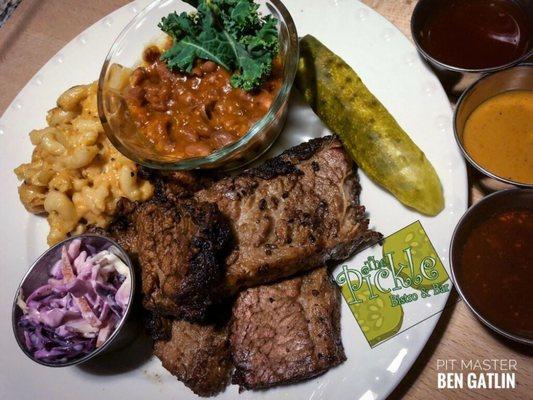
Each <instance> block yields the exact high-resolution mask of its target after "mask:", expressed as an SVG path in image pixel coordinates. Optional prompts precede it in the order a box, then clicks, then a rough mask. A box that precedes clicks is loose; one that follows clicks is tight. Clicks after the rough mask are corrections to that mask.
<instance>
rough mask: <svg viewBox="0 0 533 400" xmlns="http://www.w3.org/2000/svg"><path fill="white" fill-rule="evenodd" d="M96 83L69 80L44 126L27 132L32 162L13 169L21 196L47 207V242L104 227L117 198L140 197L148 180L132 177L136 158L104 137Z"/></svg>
mask: <svg viewBox="0 0 533 400" xmlns="http://www.w3.org/2000/svg"><path fill="white" fill-rule="evenodd" d="M96 92H97V85H96V83H92V84H89V85H79V86H74V87H72V88H70V89H68V90H67V91H65V92H64V93H63V94H62V95H61V96H59V98H58V100H57V105H58V107H56V108H54V109H52V110H50V111H49V112H48V115H47V118H46V120H47V122H48V126H47V127H46V128H43V129H37V130H34V131H32V132H30V139H31V142H32V144H33V145H34V146H35V149H34V151H33V154H32V157H31V162H30V163H27V164H22V165H20V166H19V167H18V168H16V169H15V173H16V175H17V177H18V179H19V180H21V181H23V183H22V184H21V185H20V187H19V196H20V200H21V201H22V203H23V204H24V206H25V207H26V209H27V210H28V211H30V212H32V213H35V214H41V213H46V214H47V219H48V223H49V224H50V233H49V235H48V244H50V245H52V244H54V243H57V242H58V241H60V240H62V239H64V238H65V237H66V236H67V235H69V234H70V233H75V234H79V233H83V232H84V231H85V230H86V227H87V226H88V225H95V226H98V227H102V228H105V227H106V226H107V224H108V223H109V222H110V220H111V218H112V216H113V214H114V212H115V209H116V204H117V202H118V200H119V199H120V198H121V197H126V198H127V199H129V200H131V201H144V200H147V199H149V198H150V197H151V196H152V194H153V187H152V185H151V184H150V182H148V181H146V180H143V179H140V178H138V177H137V166H136V164H135V163H134V162H133V161H131V160H129V159H128V158H126V157H124V156H123V155H122V154H120V153H119V152H118V151H117V150H116V149H115V148H114V147H113V145H112V144H111V143H110V142H109V140H108V139H107V137H106V135H105V133H104V131H103V127H102V125H101V124H100V120H99V118H98V112H97V105H96Z"/></svg>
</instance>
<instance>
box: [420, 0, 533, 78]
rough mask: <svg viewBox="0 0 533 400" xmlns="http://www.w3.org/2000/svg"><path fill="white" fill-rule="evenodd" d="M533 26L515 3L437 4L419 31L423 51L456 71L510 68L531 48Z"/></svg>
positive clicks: (458, 0) (466, 0)
mask: <svg viewBox="0 0 533 400" xmlns="http://www.w3.org/2000/svg"><path fill="white" fill-rule="evenodd" d="M532 33H533V30H532V23H531V22H530V21H529V20H528V16H527V14H526V12H525V10H524V9H523V8H522V6H520V4H518V3H517V2H515V1H513V0H445V1H437V2H435V5H434V6H433V9H432V10H431V12H430V15H429V16H428V18H427V19H426V21H425V23H424V25H423V26H422V28H421V30H420V31H419V33H418V34H419V35H420V40H421V45H422V47H423V49H424V50H425V51H426V52H427V53H428V54H429V55H431V56H432V57H433V58H435V59H436V60H438V61H440V62H442V63H444V64H447V65H451V66H454V67H460V68H467V69H481V68H489V67H497V66H501V65H505V64H508V63H510V62H512V61H514V60H516V59H518V58H520V57H521V56H522V55H524V54H525V53H526V52H527V51H528V50H529V49H530V46H531V41H532Z"/></svg>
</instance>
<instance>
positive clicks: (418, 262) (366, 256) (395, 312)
mask: <svg viewBox="0 0 533 400" xmlns="http://www.w3.org/2000/svg"><path fill="white" fill-rule="evenodd" d="M350 264H351V266H348V265H341V266H339V267H337V268H336V269H335V271H334V273H333V276H334V279H335V282H336V283H337V284H338V285H339V287H340V288H341V291H342V295H343V297H344V299H345V300H346V303H347V304H348V306H349V308H350V310H351V312H352V314H353V316H354V317H355V319H356V321H357V323H358V324H359V327H360V328H361V331H362V332H363V335H364V336H365V338H366V340H367V341H368V343H369V345H370V347H375V346H377V345H378V344H380V343H383V342H384V341H386V340H387V339H390V338H391V337H393V336H395V335H397V334H398V333H400V332H403V331H405V330H406V329H409V328H410V327H412V326H414V325H416V324H417V323H419V322H421V321H423V320H425V319H427V318H428V317H430V316H432V315H434V314H435V313H437V312H439V311H441V310H442V309H443V308H444V305H445V303H446V296H440V295H442V294H443V293H448V292H449V291H450V289H451V281H450V277H449V275H448V272H447V271H446V268H445V267H444V265H443V263H442V261H441V260H440V258H439V256H438V254H437V252H436V251H435V248H434V247H433V245H432V244H431V241H430V240H429V237H428V235H427V234H426V231H425V230H424V228H423V227H422V224H421V223H420V221H416V222H414V223H412V224H410V225H408V226H406V227H405V228H403V229H401V230H399V231H397V232H395V233H393V234H392V235H390V236H388V237H386V238H385V239H384V240H383V241H382V243H381V245H379V244H378V245H375V246H372V247H368V248H366V249H364V250H363V251H361V252H360V253H358V254H357V255H356V256H355V258H354V259H353V260H352V261H351V262H350Z"/></svg>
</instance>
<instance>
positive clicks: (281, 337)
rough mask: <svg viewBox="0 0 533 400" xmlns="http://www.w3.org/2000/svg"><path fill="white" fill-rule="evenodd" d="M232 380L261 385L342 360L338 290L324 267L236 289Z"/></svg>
mask: <svg viewBox="0 0 533 400" xmlns="http://www.w3.org/2000/svg"><path fill="white" fill-rule="evenodd" d="M230 345H231V354H232V358H233V362H234V364H235V367H236V371H235V374H234V376H233V379H232V382H233V383H236V384H238V385H240V387H241V389H262V388H268V387H271V386H274V385H281V384H287V383H293V382H297V381H301V380H303V379H308V378H311V377H314V376H316V375H319V374H321V373H323V372H325V371H327V370H328V369H329V368H331V367H334V366H336V365H338V364H340V363H342V362H343V361H345V360H346V356H345V354H344V348H343V346H342V341H341V334H340V293H339V291H338V290H337V288H336V287H335V286H334V285H333V283H332V282H331V281H330V279H329V276H328V273H327V270H326V268H319V269H315V270H313V271H311V272H308V273H306V274H304V275H302V276H297V277H295V278H292V279H289V280H285V281H282V282H280V283H276V284H273V285H265V286H259V287H256V288H252V289H248V290H246V291H244V292H242V293H241V294H240V295H239V297H238V299H237V301H236V303H235V305H234V307H233V316H232V321H231V324H230Z"/></svg>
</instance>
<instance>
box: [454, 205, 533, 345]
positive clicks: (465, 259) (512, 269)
mask: <svg viewBox="0 0 533 400" xmlns="http://www.w3.org/2000/svg"><path fill="white" fill-rule="evenodd" d="M532 249H533V211H531V210H519V211H506V212H502V213H500V214H496V215H494V216H492V217H490V218H488V219H486V220H485V221H483V222H482V223H481V224H479V225H478V226H476V227H475V228H474V229H473V230H472V232H471V233H470V235H469V237H468V238H467V240H466V243H465V245H464V247H463V249H462V254H461V256H460V267H459V268H457V269H458V271H457V280H458V282H460V284H461V288H462V290H463V293H464V295H465V297H466V298H467V299H468V301H469V302H470V303H471V304H472V306H473V307H474V308H475V309H477V310H478V311H479V312H480V314H481V315H483V316H484V317H485V318H486V319H487V320H488V321H490V322H492V323H493V324H494V325H496V326H497V327H499V328H501V329H503V330H504V331H506V332H508V333H513V334H517V335H519V336H522V337H528V338H533V306H532V305H531V301H532V300H531V293H532V291H533V251H532Z"/></svg>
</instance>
